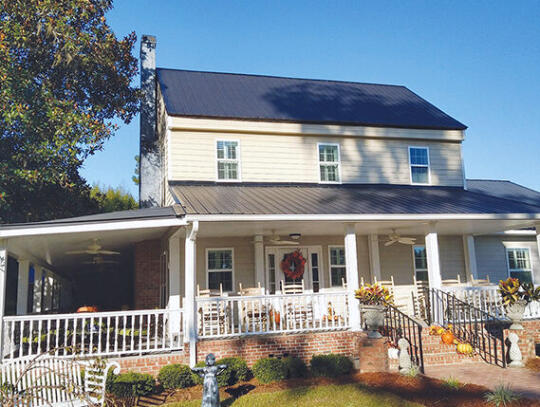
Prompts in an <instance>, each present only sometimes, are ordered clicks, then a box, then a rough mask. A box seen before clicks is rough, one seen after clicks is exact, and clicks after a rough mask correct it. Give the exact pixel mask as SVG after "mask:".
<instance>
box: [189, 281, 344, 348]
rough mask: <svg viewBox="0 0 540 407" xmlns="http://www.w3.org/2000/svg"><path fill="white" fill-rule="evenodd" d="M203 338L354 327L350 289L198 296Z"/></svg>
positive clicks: (200, 333) (199, 319) (199, 324)
mask: <svg viewBox="0 0 540 407" xmlns="http://www.w3.org/2000/svg"><path fill="white" fill-rule="evenodd" d="M196 302H197V329H198V335H199V337H201V338H212V337H228V336H239V335H260V334H268V333H286V332H308V331H332V330H344V329H348V328H350V322H349V308H348V293H347V292H341V291H340V292H327V293H310V294H293V295H284V294H276V295H263V296H249V297H248V296H242V297H236V296H235V297H197V299H196Z"/></svg>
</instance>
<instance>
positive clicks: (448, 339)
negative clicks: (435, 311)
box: [441, 331, 454, 345]
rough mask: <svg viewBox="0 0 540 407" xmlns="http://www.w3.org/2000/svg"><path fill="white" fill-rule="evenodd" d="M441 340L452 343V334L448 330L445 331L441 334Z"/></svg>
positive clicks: (447, 343)
mask: <svg viewBox="0 0 540 407" xmlns="http://www.w3.org/2000/svg"><path fill="white" fill-rule="evenodd" d="M441 341H442V343H444V344H446V345H452V344H453V343H454V334H453V333H452V332H450V331H446V332H445V333H443V334H442V335H441Z"/></svg>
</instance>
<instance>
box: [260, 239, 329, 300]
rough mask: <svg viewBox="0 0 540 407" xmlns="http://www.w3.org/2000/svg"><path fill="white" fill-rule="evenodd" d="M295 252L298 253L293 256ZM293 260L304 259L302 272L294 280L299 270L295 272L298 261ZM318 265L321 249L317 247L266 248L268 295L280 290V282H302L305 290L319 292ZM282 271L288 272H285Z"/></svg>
mask: <svg viewBox="0 0 540 407" xmlns="http://www.w3.org/2000/svg"><path fill="white" fill-rule="evenodd" d="M295 252H298V253H297V254H296V255H295ZM294 259H297V260H298V259H304V260H305V265H304V272H303V274H302V275H301V276H298V277H296V278H295V274H296V275H298V274H299V273H300V270H297V267H298V266H297V264H299V262H298V261H293V260H294ZM320 264H321V248H320V247H318V246H303V247H297V246H287V247H268V248H267V250H266V275H267V280H268V288H269V291H270V293H272V294H273V293H275V292H276V291H279V290H280V289H281V282H282V281H284V282H286V283H292V282H298V283H299V282H300V281H301V280H304V286H305V288H306V290H313V291H315V292H317V291H319V287H320V275H321V272H320ZM284 270H288V272H285V271H284Z"/></svg>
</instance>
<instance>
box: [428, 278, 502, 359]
mask: <svg viewBox="0 0 540 407" xmlns="http://www.w3.org/2000/svg"><path fill="white" fill-rule="evenodd" d="M429 291H430V323H438V324H439V325H443V326H448V325H450V324H451V325H452V327H453V329H452V332H453V333H454V336H456V337H457V338H458V339H460V340H462V341H467V342H469V343H470V344H471V345H472V346H473V348H474V349H476V351H477V352H478V354H479V355H480V357H481V358H482V359H484V360H485V361H486V362H488V363H492V364H495V365H499V366H502V367H506V356H505V355H506V352H505V343H504V335H503V328H502V327H503V325H504V324H505V323H506V322H505V321H503V320H501V319H499V318H498V317H496V316H495V315H493V314H490V313H489V312H486V311H484V310H482V309H480V308H477V307H475V306H474V305H471V304H469V303H467V302H465V301H462V300H460V299H459V298H457V297H456V296H455V295H453V294H451V293H449V292H446V291H442V290H439V289H436V288H431V289H430V290H429ZM499 349H500V352H499Z"/></svg>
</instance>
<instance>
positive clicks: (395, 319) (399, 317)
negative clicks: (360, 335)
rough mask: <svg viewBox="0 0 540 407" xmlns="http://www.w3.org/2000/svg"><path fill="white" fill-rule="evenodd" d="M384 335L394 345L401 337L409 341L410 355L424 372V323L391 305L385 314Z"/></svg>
mask: <svg viewBox="0 0 540 407" xmlns="http://www.w3.org/2000/svg"><path fill="white" fill-rule="evenodd" d="M384 336H386V337H388V338H390V340H391V341H392V343H393V344H394V345H397V341H398V340H399V339H400V338H405V339H407V341H408V342H409V355H410V356H411V359H412V361H413V363H414V364H415V365H416V366H418V368H419V369H420V372H422V373H424V351H423V347H422V324H421V323H419V322H418V321H416V320H414V319H413V318H411V317H410V316H408V315H407V314H405V313H404V312H402V311H400V310H399V309H397V308H396V307H395V306H393V305H389V306H388V307H387V309H386V315H385V329H384Z"/></svg>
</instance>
